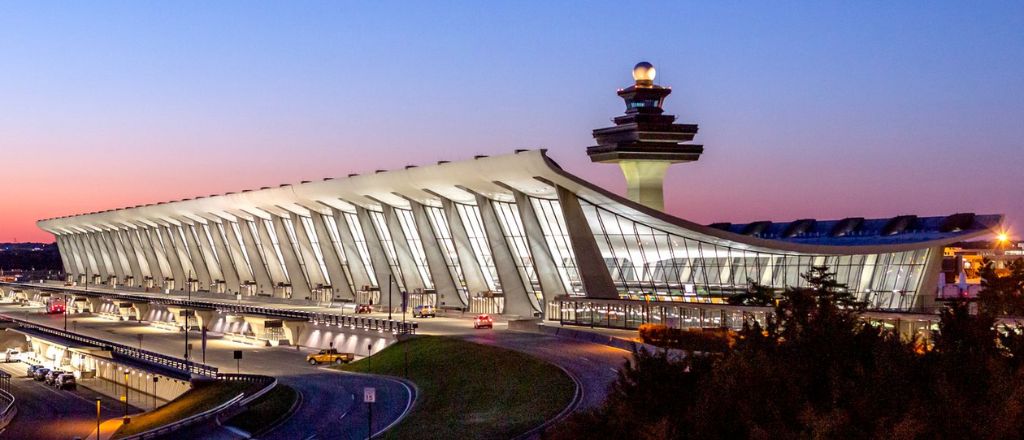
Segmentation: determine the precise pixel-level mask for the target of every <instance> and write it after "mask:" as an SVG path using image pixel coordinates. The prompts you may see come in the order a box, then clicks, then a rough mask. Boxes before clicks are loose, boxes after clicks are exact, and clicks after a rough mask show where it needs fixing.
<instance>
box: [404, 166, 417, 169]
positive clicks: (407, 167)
mask: <svg viewBox="0 0 1024 440" xmlns="http://www.w3.org/2000/svg"><path fill="white" fill-rule="evenodd" d="M409 168H416V165H406V166H405V169H409Z"/></svg>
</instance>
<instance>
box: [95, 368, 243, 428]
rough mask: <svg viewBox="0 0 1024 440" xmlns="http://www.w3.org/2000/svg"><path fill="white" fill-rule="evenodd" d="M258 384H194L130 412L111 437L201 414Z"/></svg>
mask: <svg viewBox="0 0 1024 440" xmlns="http://www.w3.org/2000/svg"><path fill="white" fill-rule="evenodd" d="M259 388H260V386H259V385H257V384H254V383H251V382H242V381H226V380H217V381H211V382H208V383H203V384H201V385H196V386H194V387H193V388H192V389H190V390H188V391H186V392H185V393H184V394H182V395H181V396H178V398H177V399H174V400H172V401H170V402H167V404H166V405H163V406H161V407H159V408H157V409H155V410H153V411H149V412H145V413H142V414H138V415H135V416H132V418H131V422H130V423H128V424H127V425H122V426H121V427H120V428H119V429H118V430H117V431H116V432H114V436H113V438H115V439H116V438H124V437H129V436H132V435H135V434H138V433H142V432H146V431H149V430H151V429H154V428H158V427H161V426H164V425H168V424H171V423H174V422H177V421H179V420H184V419H186V418H188V417H191V416H194V415H196V414H200V413H202V412H204V411H207V410H210V409H213V408H216V407H217V406H219V405H221V404H223V403H225V402H227V401H229V400H231V399H233V398H235V397H236V396H238V395H239V394H242V393H246V394H250V393H251V392H253V391H255V390H258V389H259Z"/></svg>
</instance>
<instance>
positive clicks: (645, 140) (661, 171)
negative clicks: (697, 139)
mask: <svg viewBox="0 0 1024 440" xmlns="http://www.w3.org/2000/svg"><path fill="white" fill-rule="evenodd" d="M654 76H655V71H654V66H653V65H652V64H651V63H648V62H646V61H644V62H641V63H639V64H637V65H636V67H633V79H634V80H635V81H636V83H635V84H633V85H631V86H629V87H627V88H625V89H621V90H619V92H618V93H619V96H621V97H622V99H623V100H624V101H626V114H625V115H622V116H618V117H616V118H615V120H614V121H615V126H613V127H607V128H599V129H597V130H594V139H595V140H596V141H597V146H593V147H589V148H587V155H588V156H590V160H591V161H593V162H602V163H618V164H619V167H621V168H622V173H623V174H625V175H626V184H627V187H628V194H627V195H628V197H629V199H630V200H632V201H634V202H638V203H640V204H643V205H646V206H648V207H651V208H654V209H657V210H659V211H664V210H665V198H664V195H663V186H664V182H665V171H666V170H668V167H669V165H672V164H675V163H680V162H693V161H695V160H697V159H700V154H701V153H703V152H704V146H703V145H694V144H688V143H686V142H690V141H692V140H693V137H694V135H696V134H697V124H676V123H675V120H676V117H675V116H674V115H667V114H663V113H664V110H662V108H661V106H662V104H664V103H665V97H667V96H668V95H669V94H670V93H672V89H671V88H668V87H661V86H659V85H656V84H654Z"/></svg>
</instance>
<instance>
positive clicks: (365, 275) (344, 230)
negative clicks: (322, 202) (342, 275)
mask: <svg viewBox="0 0 1024 440" xmlns="http://www.w3.org/2000/svg"><path fill="white" fill-rule="evenodd" d="M331 212H332V215H333V216H334V221H335V223H337V224H338V236H339V237H340V238H341V247H342V252H344V253H345V257H346V258H347V259H348V267H349V270H350V271H351V273H352V284H354V285H355V289H356V290H359V289H361V288H362V287H363V286H369V285H371V284H373V283H372V282H371V281H370V271H369V270H367V267H366V265H365V264H363V257H362V256H361V255H360V253H359V249H358V247H357V246H356V239H355V237H354V236H353V235H352V229H351V227H350V226H349V224H348V219H347V218H346V217H345V214H344V213H343V212H341V211H340V210H337V209H333V208H332V209H331ZM370 232H373V231H370ZM363 235H366V234H365V232H364V234H363ZM364 240H365V238H364ZM371 264H373V262H372V261H371ZM370 269H374V272H375V273H376V268H375V267H371V268H370ZM385 278H387V276H385ZM353 293H354V292H353Z"/></svg>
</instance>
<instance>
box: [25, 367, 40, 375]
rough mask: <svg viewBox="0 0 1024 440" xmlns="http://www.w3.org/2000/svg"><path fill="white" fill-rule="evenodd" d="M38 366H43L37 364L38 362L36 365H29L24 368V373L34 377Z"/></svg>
mask: <svg viewBox="0 0 1024 440" xmlns="http://www.w3.org/2000/svg"><path fill="white" fill-rule="evenodd" d="M40 368H43V366H42V365H38V364H37V365H29V366H28V368H26V369H25V374H26V375H27V376H28V377H35V374H36V370H38V369H40Z"/></svg>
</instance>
